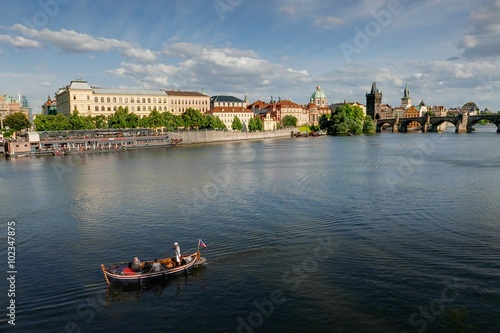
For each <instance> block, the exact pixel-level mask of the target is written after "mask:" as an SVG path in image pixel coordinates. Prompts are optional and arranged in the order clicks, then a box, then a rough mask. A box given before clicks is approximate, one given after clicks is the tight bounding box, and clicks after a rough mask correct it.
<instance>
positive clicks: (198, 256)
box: [196, 238, 201, 259]
mask: <svg viewBox="0 0 500 333" xmlns="http://www.w3.org/2000/svg"><path fill="white" fill-rule="evenodd" d="M200 240H201V238H200V239H198V250H196V259H200Z"/></svg>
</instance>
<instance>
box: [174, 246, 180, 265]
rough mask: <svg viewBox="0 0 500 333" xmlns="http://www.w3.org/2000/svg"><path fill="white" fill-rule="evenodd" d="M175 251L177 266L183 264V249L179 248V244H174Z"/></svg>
mask: <svg viewBox="0 0 500 333" xmlns="http://www.w3.org/2000/svg"><path fill="white" fill-rule="evenodd" d="M174 251H175V263H176V265H177V266H179V265H180V264H181V248H180V247H179V243H177V242H175V243H174Z"/></svg>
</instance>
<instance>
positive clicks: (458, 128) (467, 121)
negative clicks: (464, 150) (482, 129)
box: [376, 113, 500, 133]
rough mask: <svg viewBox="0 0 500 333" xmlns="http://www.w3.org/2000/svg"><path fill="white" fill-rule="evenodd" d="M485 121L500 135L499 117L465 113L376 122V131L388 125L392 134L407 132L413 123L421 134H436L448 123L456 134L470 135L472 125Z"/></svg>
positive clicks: (397, 118)
mask: <svg viewBox="0 0 500 333" xmlns="http://www.w3.org/2000/svg"><path fill="white" fill-rule="evenodd" d="M483 119H486V120H488V121H490V122H492V123H494V124H495V125H496V126H497V133H500V115H481V116H470V115H468V114H467V113H463V114H459V115H457V116H446V117H431V116H426V117H415V118H399V117H396V118H391V119H379V120H377V127H376V131H377V132H381V131H382V127H383V126H385V125H389V126H391V128H392V131H393V132H394V133H398V132H400V133H406V132H408V125H409V124H410V123H413V122H417V123H419V124H420V129H421V131H422V132H438V130H439V125H441V124H443V123H445V122H448V123H451V124H453V125H454V126H455V132H456V133H470V132H472V131H473V130H474V129H473V127H474V125H475V124H476V123H477V122H479V121H480V120H483Z"/></svg>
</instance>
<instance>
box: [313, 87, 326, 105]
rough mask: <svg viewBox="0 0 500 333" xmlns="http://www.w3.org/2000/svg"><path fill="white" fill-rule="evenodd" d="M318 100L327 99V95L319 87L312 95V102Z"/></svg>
mask: <svg viewBox="0 0 500 333" xmlns="http://www.w3.org/2000/svg"><path fill="white" fill-rule="evenodd" d="M318 98H326V94H325V93H324V92H323V90H321V87H320V86H319V84H318V86H317V87H316V91H315V92H313V94H312V95H311V100H313V101H314V100H316V99H318Z"/></svg>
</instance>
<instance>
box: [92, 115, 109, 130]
mask: <svg viewBox="0 0 500 333" xmlns="http://www.w3.org/2000/svg"><path fill="white" fill-rule="evenodd" d="M91 120H92V122H93V123H94V127H95V128H108V121H107V120H106V116H105V115H102V114H101V115H98V116H95V117H91Z"/></svg>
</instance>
